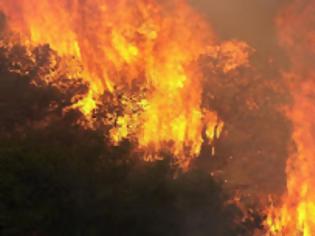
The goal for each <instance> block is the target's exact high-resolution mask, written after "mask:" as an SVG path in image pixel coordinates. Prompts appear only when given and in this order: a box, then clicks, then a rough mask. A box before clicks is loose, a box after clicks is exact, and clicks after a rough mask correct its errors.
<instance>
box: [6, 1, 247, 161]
mask: <svg viewBox="0 0 315 236" xmlns="http://www.w3.org/2000/svg"><path fill="white" fill-rule="evenodd" d="M0 9H2V10H3V11H4V13H5V15H6V16H7V17H8V22H9V24H10V28H11V29H13V30H14V31H16V32H20V33H21V35H22V37H24V39H25V43H26V44H31V45H36V44H49V45H50V47H51V48H52V49H53V50H55V51H57V52H58V54H59V55H61V56H66V57H74V58H75V59H77V60H78V61H79V62H80V63H81V64H82V66H83V68H84V71H83V72H82V77H83V78H84V79H85V80H86V81H87V82H88V83H89V85H90V91H89V93H88V95H87V97H86V98H84V99H83V100H81V101H80V102H79V103H78V104H77V106H78V107H80V108H81V110H82V111H83V112H84V113H85V114H86V115H87V116H88V115H89V114H90V113H91V112H92V110H93V109H95V108H96V106H97V99H98V97H99V96H101V95H102V94H103V93H104V92H105V91H106V92H110V93H112V94H117V91H121V90H122V91H133V90H135V88H139V87H140V88H141V89H138V90H137V91H141V92H140V93H141V94H140V96H139V97H141V99H139V100H138V101H137V106H140V107H141V110H142V112H141V114H140V115H139V116H138V117H137V124H135V122H134V117H132V116H131V115H130V114H122V115H120V116H119V117H118V118H117V121H116V127H115V128H113V129H112V130H111V136H112V140H113V142H114V143H118V142H120V141H121V140H122V139H124V138H128V136H129V135H130V133H131V131H130V130H132V129H135V127H136V129H137V130H136V132H135V136H136V139H137V143H138V145H139V148H140V149H141V150H145V152H147V153H148V157H149V158H150V157H152V156H153V157H154V156H155V155H156V154H157V153H158V152H159V151H160V150H161V149H163V148H164V149H167V150H169V151H170V152H171V153H172V154H174V155H175V156H177V157H178V158H179V159H181V161H182V160H183V159H185V160H189V159H190V158H192V157H194V156H196V155H198V153H199V151H200V148H201V144H202V142H203V139H202V137H203V135H202V133H203V132H206V134H207V135H208V136H210V137H208V138H209V140H212V139H213V138H214V137H215V136H218V135H219V134H220V132H221V130H222V126H223V124H222V122H221V121H220V120H219V117H218V115H217V114H216V113H215V112H214V111H207V110H204V109H202V107H201V104H202V101H201V99H202V89H203V88H202V79H203V78H202V73H201V71H200V67H199V66H198V58H199V57H200V56H201V55H202V54H207V53H213V52H214V51H215V50H216V48H217V47H223V48H225V50H222V52H223V53H224V51H225V52H226V53H227V54H230V56H229V57H227V58H228V59H227V61H226V62H222V63H223V64H224V63H225V64H226V65H225V66H224V68H225V69H224V72H225V73H227V72H228V71H230V70H233V69H235V68H237V67H238V66H239V65H240V64H246V63H247V57H248V55H247V52H246V49H245V48H244V44H241V43H238V42H234V41H233V42H229V43H225V44H222V45H215V36H214V34H213V32H212V30H211V28H210V27H209V25H208V23H207V22H206V21H205V20H204V19H202V17H200V16H199V15H198V14H197V13H196V12H195V11H194V10H193V9H192V8H191V7H190V6H189V5H188V4H187V3H186V1H185V0H172V1H155V0H138V1H131V0H85V1H82V0H66V1H64V0H56V1H51V0H41V1H37V0H28V1H26V0H4V1H1V2H0ZM133 105H134V104H133ZM133 105H131V106H133ZM131 110H132V109H131ZM216 127H218V128H216ZM205 130H206V131H205ZM213 130H216V132H214V131H213ZM154 158H155V157H154Z"/></svg>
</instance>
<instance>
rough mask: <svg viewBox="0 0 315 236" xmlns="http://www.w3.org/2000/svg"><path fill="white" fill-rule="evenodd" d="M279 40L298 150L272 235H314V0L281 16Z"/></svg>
mask: <svg viewBox="0 0 315 236" xmlns="http://www.w3.org/2000/svg"><path fill="white" fill-rule="evenodd" d="M278 28H279V31H280V34H279V35H280V42H281V43H282V44H283V45H284V46H285V48H286V51H287V53H288V55H289V56H290V59H291V63H292V65H291V70H290V72H289V73H288V74H286V77H287V79H288V81H289V83H290V84H291V91H292V96H293V99H294V104H293V106H292V107H291V108H290V110H289V112H288V113H289V114H288V116H289V118H290V119H291V120H292V123H293V129H294V131H293V140H294V142H295V144H296V151H295V152H294V154H292V155H291V157H290V158H289V160H288V162H287V193H286V195H285V196H284V197H283V199H282V206H281V207H279V208H278V207H273V208H272V209H270V212H269V216H268V219H267V224H268V226H269V229H270V235H292V236H293V235H304V236H311V235H314V234H315V189H314V187H315V179H314V176H313V171H314V170H313V169H314V167H315V159H314V156H315V149H314V144H315V122H314V118H313V113H314V112H315V103H314V102H315V100H314V98H315V90H314V88H315V71H314V68H315V64H314V62H315V48H314V45H315V1H314V0H310V1H300V0H295V1H294V2H293V3H292V5H290V6H289V7H288V8H287V9H286V10H285V11H284V12H283V13H282V14H281V17H280V18H279V19H278Z"/></svg>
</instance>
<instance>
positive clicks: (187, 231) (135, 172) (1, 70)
mask: <svg viewBox="0 0 315 236" xmlns="http://www.w3.org/2000/svg"><path fill="white" fill-rule="evenodd" d="M1 40H2V41H1V44H0V235H37V236H39V235H43V236H46V235H58V236H59V235H67V236H69V235H84V236H85V235H172V236H173V235H184V236H185V235H187V236H190V235H194V236H198V235H214V236H221V235H222V236H223V235H227V236H232V235H252V234H253V230H254V229H255V227H256V226H257V224H258V221H259V219H258V218H257V219H255V217H254V219H251V220H247V221H246V220H245V221H244V220H242V219H243V216H244V215H243V213H242V211H241V210H240V209H239V208H238V207H237V206H234V205H232V204H227V201H228V200H229V196H228V195H227V194H226V193H225V192H224V191H223V189H222V187H221V186H220V184H219V183H216V182H215V181H214V180H213V179H212V177H211V176H210V175H209V173H206V172H203V171H198V170H197V169H193V170H191V171H188V172H186V173H182V172H181V171H179V170H178V168H176V167H174V166H173V165H171V161H170V160H171V157H168V156H167V155H165V159H164V160H162V161H156V162H152V163H148V162H144V161H142V157H141V155H140V154H135V153H134V152H132V151H131V150H132V144H130V143H128V142H127V141H125V142H123V143H121V145H119V146H117V147H113V146H111V145H110V144H109V142H108V141H107V137H106V134H104V130H102V131H100V130H92V129H87V128H83V126H82V125H81V124H82V121H83V120H84V117H82V115H81V113H80V112H78V111H76V110H72V109H67V108H68V107H71V105H73V104H74V103H76V101H78V99H79V98H80V96H81V95H84V93H86V91H87V87H86V86H85V84H84V83H83V82H82V81H81V80H80V79H79V78H78V79H71V80H70V79H67V73H68V72H67V71H66V70H61V68H63V66H64V63H65V61H64V60H66V61H67V60H69V58H68V59H62V58H59V57H58V56H57V55H56V54H55V53H54V52H53V51H52V50H50V48H49V47H48V46H45V45H44V46H39V47H37V48H33V49H26V48H25V47H23V46H20V45H19V44H18V43H17V44H6V43H5V42H6V39H5V38H3V39H1ZM79 95H80V96H79ZM175 176H176V177H175ZM256 221H257V222H256Z"/></svg>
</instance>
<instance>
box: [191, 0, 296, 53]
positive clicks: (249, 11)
mask: <svg viewBox="0 0 315 236" xmlns="http://www.w3.org/2000/svg"><path fill="white" fill-rule="evenodd" d="M291 1H292V0H276V1H275V0H190V2H191V4H192V5H193V6H194V7H196V8H197V9H198V10H199V11H200V12H201V13H202V14H203V15H204V16H205V17H206V18H208V19H209V21H210V23H211V24H212V26H213V28H214V30H215V31H216V33H217V34H218V35H219V37H221V39H239V40H244V41H246V42H247V43H249V44H250V45H251V46H253V47H254V48H255V49H258V50H259V49H261V50H264V51H265V52H266V53H268V52H272V51H274V50H275V49H276V47H277V40H276V35H275V24H274V20H275V17H276V15H277V14H278V12H279V10H280V9H281V7H283V6H284V5H285V4H287V3H289V2H291Z"/></svg>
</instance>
